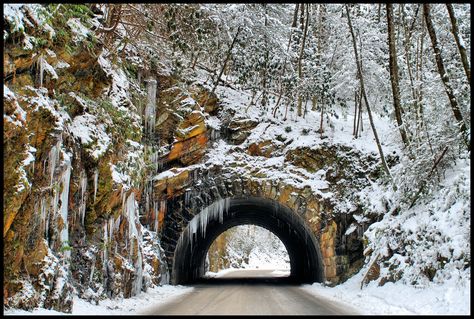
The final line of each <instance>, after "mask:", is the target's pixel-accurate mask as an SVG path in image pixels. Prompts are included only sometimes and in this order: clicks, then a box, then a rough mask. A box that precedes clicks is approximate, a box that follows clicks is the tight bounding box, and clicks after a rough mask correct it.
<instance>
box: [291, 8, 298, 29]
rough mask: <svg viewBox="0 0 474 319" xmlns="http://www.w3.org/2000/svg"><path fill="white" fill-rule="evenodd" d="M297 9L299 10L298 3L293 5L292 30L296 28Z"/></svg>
mask: <svg viewBox="0 0 474 319" xmlns="http://www.w3.org/2000/svg"><path fill="white" fill-rule="evenodd" d="M298 8H299V3H297V4H295V12H294V14H293V23H292V24H291V27H292V28H296V22H297V21H298Z"/></svg>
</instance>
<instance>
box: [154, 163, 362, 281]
mask: <svg viewBox="0 0 474 319" xmlns="http://www.w3.org/2000/svg"><path fill="white" fill-rule="evenodd" d="M151 185H152V195H151V196H152V199H150V200H153V202H155V203H156V204H155V206H158V209H156V210H155V209H154V210H151V211H158V213H157V214H154V215H150V216H148V217H147V218H148V220H147V223H148V224H153V223H155V225H156V229H157V230H158V231H159V232H160V233H161V235H162V236H161V247H162V248H163V249H164V253H165V256H166V262H167V266H168V270H169V275H170V278H171V283H172V284H189V283H193V282H194V281H196V280H197V279H199V278H200V277H202V275H204V272H205V269H204V265H205V258H206V254H207V251H208V249H209V247H210V245H211V244H212V242H213V241H214V239H215V238H217V236H218V235H220V234H221V233H222V232H224V231H226V230H227V229H229V228H231V227H234V226H238V225H243V224H254V225H257V226H261V227H264V228H266V229H268V230H269V231H271V232H272V233H274V234H275V235H276V236H277V237H279V239H280V240H281V241H282V242H283V244H284V245H285V247H286V249H287V252H288V254H289V257H290V266H291V273H290V279H293V280H294V281H296V282H300V283H312V282H325V283H328V284H337V283H339V282H341V281H343V280H345V279H347V278H348V276H349V275H350V274H351V273H353V272H355V271H356V270H358V267H360V266H361V265H362V263H363V259H364V256H363V244H362V241H363V240H362V234H363V231H365V229H366V227H367V225H364V224H359V225H357V229H356V230H357V231H352V232H350V234H346V230H347V229H348V228H349V225H351V224H352V225H353V224H354V218H353V217H352V216H351V215H350V214H333V212H332V204H331V203H330V201H327V200H325V199H324V198H322V197H321V196H319V195H316V194H314V193H313V192H312V191H311V189H310V188H309V187H304V188H297V187H296V186H293V185H289V184H285V183H284V182H282V181H279V180H276V179H273V180H272V179H265V178H263V179H262V178H249V177H245V176H242V175H238V174H237V175H236V174H235V172H233V171H232V170H230V169H228V168H226V167H224V166H219V165H214V166H212V167H205V166H194V167H186V168H173V169H171V170H169V171H166V172H165V173H163V174H162V175H158V176H156V177H155V179H154V180H153V181H152V184H151Z"/></svg>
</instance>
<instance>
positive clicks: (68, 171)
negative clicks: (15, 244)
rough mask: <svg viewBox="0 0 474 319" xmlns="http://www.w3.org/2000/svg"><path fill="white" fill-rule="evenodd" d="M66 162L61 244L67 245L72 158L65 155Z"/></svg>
mask: <svg viewBox="0 0 474 319" xmlns="http://www.w3.org/2000/svg"><path fill="white" fill-rule="evenodd" d="M64 160H65V162H66V171H65V172H64V174H63V176H62V192H61V207H60V212H61V218H62V219H63V223H64V226H63V229H62V230H61V243H62V245H64V243H67V242H68V240H69V230H68V220H67V215H68V198H69V183H70V181H71V158H70V157H69V155H67V154H66V153H64ZM70 255H71V252H70V251H69V250H65V252H64V256H65V257H66V258H69V257H70Z"/></svg>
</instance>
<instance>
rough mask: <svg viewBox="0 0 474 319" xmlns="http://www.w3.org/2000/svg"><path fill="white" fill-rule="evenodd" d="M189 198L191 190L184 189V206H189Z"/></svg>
mask: <svg viewBox="0 0 474 319" xmlns="http://www.w3.org/2000/svg"><path fill="white" fill-rule="evenodd" d="M190 198H191V189H190V188H188V189H186V192H185V193H184V205H185V206H188V205H189V200H190Z"/></svg>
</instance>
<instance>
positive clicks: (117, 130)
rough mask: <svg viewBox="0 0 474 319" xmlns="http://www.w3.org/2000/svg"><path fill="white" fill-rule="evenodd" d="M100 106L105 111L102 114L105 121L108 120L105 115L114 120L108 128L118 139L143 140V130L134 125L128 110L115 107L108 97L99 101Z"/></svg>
mask: <svg viewBox="0 0 474 319" xmlns="http://www.w3.org/2000/svg"><path fill="white" fill-rule="evenodd" d="M99 107H100V109H101V110H102V111H103V112H102V115H101V117H102V118H103V120H104V121H103V122H105V123H107V122H108V121H107V119H104V117H109V118H110V120H112V123H110V124H112V125H107V129H108V131H109V132H110V133H111V134H112V136H113V138H114V139H115V140H116V141H118V142H120V143H123V142H124V141H126V140H127V139H130V140H132V141H137V142H138V141H140V140H141V137H142V132H141V129H140V127H138V126H136V125H134V123H133V122H132V121H131V118H130V116H129V115H128V114H127V112H126V111H124V110H121V109H119V108H117V107H115V106H114V105H113V104H112V102H111V101H110V100H107V99H104V100H102V101H101V102H100V103H99ZM104 112H105V114H104ZM107 115H108V116H107Z"/></svg>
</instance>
